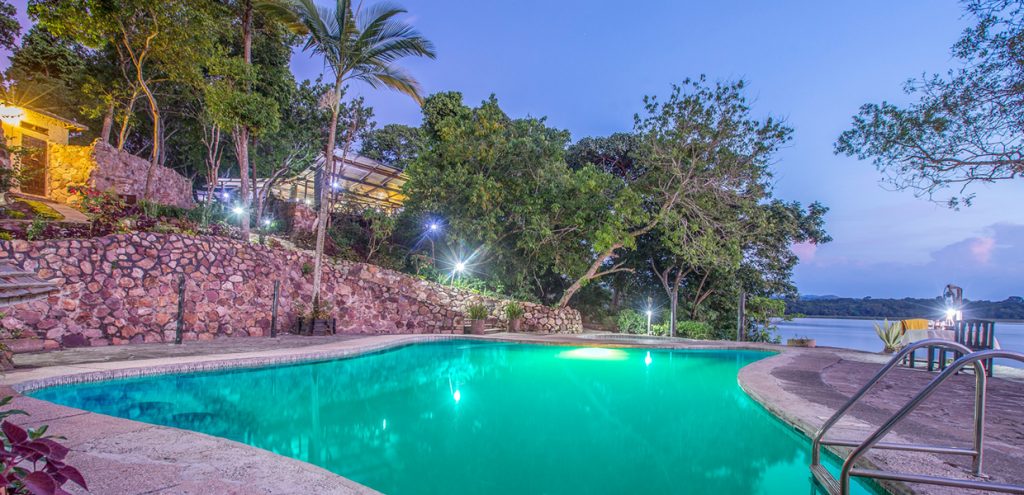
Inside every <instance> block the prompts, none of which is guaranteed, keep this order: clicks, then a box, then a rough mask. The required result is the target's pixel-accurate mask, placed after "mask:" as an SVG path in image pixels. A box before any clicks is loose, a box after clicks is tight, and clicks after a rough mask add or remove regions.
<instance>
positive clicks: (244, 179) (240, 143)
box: [231, 125, 252, 242]
mask: <svg viewBox="0 0 1024 495" xmlns="http://www.w3.org/2000/svg"><path fill="white" fill-rule="evenodd" d="M231 135H232V136H233V137H234V140H235V156H236V157H237V158H238V176H239V181H240V182H241V186H242V189H241V191H240V193H239V195H238V199H239V201H241V202H242V204H241V208H242V214H241V215H239V219H238V224H239V226H240V227H241V228H242V240H243V241H245V242H249V205H250V200H251V199H252V198H251V197H249V146H248V144H249V129H248V128H246V127H245V126H241V125H240V126H237V127H235V129H234V131H232V133H231Z"/></svg>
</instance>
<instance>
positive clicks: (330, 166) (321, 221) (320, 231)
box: [313, 75, 342, 313]
mask: <svg viewBox="0 0 1024 495" xmlns="http://www.w3.org/2000/svg"><path fill="white" fill-rule="evenodd" d="M341 85H342V79H341V76H340V75H339V76H338V78H337V81H336V82H335V84H334V95H333V96H334V98H333V101H332V102H331V122H330V125H328V132H327V146H326V147H324V164H323V173H321V174H320V175H321V179H320V180H321V184H320V198H319V201H320V209H319V211H317V216H316V222H317V224H316V252H315V254H314V256H313V259H314V264H313V312H314V313H315V312H316V311H317V310H319V309H320V283H321V277H322V272H323V266H324V240H325V239H326V237H327V213H328V210H330V207H329V206H328V204H327V191H328V190H330V180H331V176H332V175H334V141H335V139H336V138H337V136H338V112H339V111H340V110H341V108H340V107H341V101H340V100H341V96H340V95H341Z"/></svg>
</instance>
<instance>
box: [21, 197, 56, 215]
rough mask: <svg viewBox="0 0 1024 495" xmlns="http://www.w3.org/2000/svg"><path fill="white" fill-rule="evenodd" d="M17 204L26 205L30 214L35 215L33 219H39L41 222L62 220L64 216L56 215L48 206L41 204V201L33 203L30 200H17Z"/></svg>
mask: <svg viewBox="0 0 1024 495" xmlns="http://www.w3.org/2000/svg"><path fill="white" fill-rule="evenodd" d="M18 202H19V203H24V204H26V205H28V207H29V209H30V210H32V213H33V214H35V218H41V219H43V220H64V215H61V214H60V213H57V210H54V209H53V208H51V207H50V205H48V204H46V203H43V202H42V201H33V200H31V199H19V200H18Z"/></svg>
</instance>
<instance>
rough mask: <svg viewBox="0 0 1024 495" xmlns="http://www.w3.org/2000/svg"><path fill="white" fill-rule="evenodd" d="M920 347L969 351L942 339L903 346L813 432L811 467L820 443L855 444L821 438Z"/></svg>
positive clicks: (817, 459)
mask: <svg viewBox="0 0 1024 495" xmlns="http://www.w3.org/2000/svg"><path fill="white" fill-rule="evenodd" d="M922 347H945V348H948V349H951V350H954V351H959V352H962V353H964V354H970V353H971V350H970V349H969V348H967V346H964V345H962V344H959V343H957V342H953V341H950V340H943V339H925V340H919V341H917V342H914V343H912V344H910V345H908V346H906V347H904V348H903V349H902V350H900V351H899V352H898V353H897V354H896V355H895V356H893V358H892V359H890V360H889V362H888V363H887V364H886V365H885V366H883V367H882V369H880V370H878V373H875V376H874V377H872V378H871V379H870V380H868V382H867V383H866V384H864V386H863V387H861V389H860V390H858V391H857V393H855V394H853V397H850V400H848V401H846V403H845V404H843V407H840V408H839V410H838V411H836V412H835V414H833V415H832V417H831V418H828V421H825V423H824V424H823V425H821V428H818V431H817V433H815V434H814V441H813V443H812V444H811V466H812V467H813V466H817V465H819V464H821V445H822V443H824V444H826V445H839V446H845V447H852V446H855V445H857V444H858V443H859V442H856V441H830V442H825V441H823V439H824V438H825V433H827V432H828V430H830V429H831V428H832V427H833V426H835V424H836V423H838V422H839V420H840V419H841V418H842V417H843V416H844V415H845V414H846V412H847V411H849V410H850V408H851V407H853V405H854V404H856V403H857V401H859V400H860V398H861V397H864V395H865V394H867V393H868V391H869V390H871V387H873V386H875V384H876V383H878V381H879V380H881V379H882V378H883V377H885V375H887V374H889V372H890V371H892V369H893V368H895V367H896V366H897V365H898V364H899V363H900V361H902V360H903V358H905V357H907V355H908V354H910V353H911V352H914V351H916V350H918V349H920V348H922ZM979 450H980V449H979Z"/></svg>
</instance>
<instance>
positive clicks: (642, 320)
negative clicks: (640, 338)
mask: <svg viewBox="0 0 1024 495" xmlns="http://www.w3.org/2000/svg"><path fill="white" fill-rule="evenodd" d="M616 323H617V325H618V327H619V331H620V332H626V333H636V334H639V333H647V317H646V316H644V315H642V314H640V313H639V312H638V311H634V310H632V309H624V310H622V311H619V318H618V320H617V321H616Z"/></svg>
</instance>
